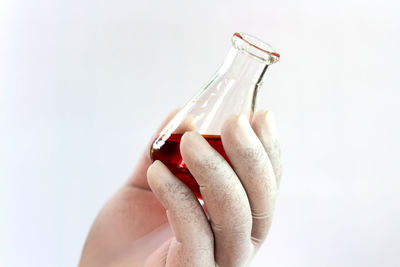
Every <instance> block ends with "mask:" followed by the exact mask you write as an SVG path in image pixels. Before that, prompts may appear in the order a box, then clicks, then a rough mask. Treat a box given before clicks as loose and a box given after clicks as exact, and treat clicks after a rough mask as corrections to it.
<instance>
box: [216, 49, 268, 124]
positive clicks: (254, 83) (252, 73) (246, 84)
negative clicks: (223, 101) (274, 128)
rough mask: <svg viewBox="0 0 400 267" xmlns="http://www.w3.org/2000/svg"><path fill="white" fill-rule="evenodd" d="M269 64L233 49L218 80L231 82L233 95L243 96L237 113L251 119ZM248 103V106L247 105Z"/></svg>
mask: <svg viewBox="0 0 400 267" xmlns="http://www.w3.org/2000/svg"><path fill="white" fill-rule="evenodd" d="M268 66H269V65H268V64H267V62H265V61H262V60H259V59H258V58H256V57H255V56H253V55H251V54H248V53H246V51H242V50H239V49H237V48H236V47H232V48H231V49H230V51H229V53H228V55H227V56H226V59H225V61H224V63H223V64H222V66H221V67H220V69H219V70H218V73H217V76H219V77H218V78H217V79H218V80H224V81H229V83H230V85H231V86H230V91H238V92H236V93H235V92H231V94H235V95H239V96H241V99H242V101H243V104H242V105H239V106H238V107H241V109H240V110H237V111H236V112H237V113H244V114H246V115H248V118H249V119H251V116H252V113H253V112H254V109H255V105H256V98H257V93H258V90H259V88H260V87H261V86H262V84H263V78H264V76H265V73H266V70H267V68H268ZM245 103H246V104H245Z"/></svg>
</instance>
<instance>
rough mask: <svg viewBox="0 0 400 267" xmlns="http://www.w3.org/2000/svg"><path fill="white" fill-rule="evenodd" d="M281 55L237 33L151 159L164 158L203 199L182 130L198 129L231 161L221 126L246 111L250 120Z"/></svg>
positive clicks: (154, 147)
mask: <svg viewBox="0 0 400 267" xmlns="http://www.w3.org/2000/svg"><path fill="white" fill-rule="evenodd" d="M279 57H280V56H279V54H278V53H276V52H275V51H274V50H273V49H272V47H271V46H270V45H268V44H266V43H264V42H262V41H260V40H259V39H257V38H255V37H253V36H251V35H248V34H244V33H235V34H234V35H233V36H232V47H231V49H230V51H229V53H228V55H227V56H226V58H225V61H224V62H223V64H222V65H221V67H220V68H219V69H218V71H217V72H216V73H215V74H214V76H213V77H212V78H211V79H210V81H209V82H208V83H207V84H206V85H205V86H204V87H203V88H202V89H200V90H199V92H197V94H196V95H195V96H194V97H193V98H192V99H191V100H190V101H189V102H188V103H187V104H186V105H185V106H183V108H182V109H181V110H180V111H179V112H178V113H177V114H176V115H175V116H174V117H173V118H172V120H171V121H170V122H169V123H168V124H167V125H166V126H165V127H164V129H163V130H162V131H161V132H160V134H159V135H158V137H157V138H156V139H155V141H154V142H153V144H152V146H151V149H150V156H151V159H152V161H155V160H160V161H162V162H163V163H164V164H165V165H166V166H167V167H168V169H169V170H170V171H171V172H172V173H173V174H174V175H175V176H176V177H177V178H179V179H180V180H181V181H183V182H184V183H185V184H186V185H187V186H188V187H189V188H190V189H191V190H192V191H193V193H194V194H195V195H196V196H197V198H199V199H201V194H200V191H199V186H198V184H197V183H196V181H195V179H194V178H193V176H192V175H191V174H190V172H189V170H188V169H187V167H186V165H185V163H184V162H183V159H182V156H181V153H180V148H179V144H180V140H181V137H182V135H183V133H184V132H185V131H194V130H195V131H197V132H198V133H200V134H201V135H202V136H203V137H204V138H205V139H206V140H207V141H208V143H209V144H210V145H211V146H212V147H213V148H214V149H215V150H216V151H218V152H219V153H220V154H221V155H222V156H223V157H224V158H225V159H226V160H227V162H228V163H229V164H230V162H229V159H228V157H227V156H226V154H225V151H224V149H223V146H222V142H221V135H220V134H221V126H222V124H223V122H224V121H225V120H226V119H227V118H228V116H229V115H231V114H245V115H246V116H247V118H248V119H249V120H250V121H251V119H252V116H253V112H254V109H255V103H256V98H257V92H258V90H259V88H260V87H261V86H262V83H263V77H264V76H265V71H266V70H267V68H268V66H270V65H272V64H274V63H275V62H277V61H278V60H279Z"/></svg>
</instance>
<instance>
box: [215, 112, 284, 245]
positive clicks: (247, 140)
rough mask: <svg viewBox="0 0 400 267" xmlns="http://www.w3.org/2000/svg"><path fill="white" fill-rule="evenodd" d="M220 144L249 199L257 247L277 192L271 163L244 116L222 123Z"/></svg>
mask: <svg viewBox="0 0 400 267" xmlns="http://www.w3.org/2000/svg"><path fill="white" fill-rule="evenodd" d="M222 143H223V145H224V149H225V152H226V154H227V156H228V157H229V160H230V162H231V163H232V165H233V168H234V170H235V172H236V174H237V175H238V177H239V179H240V181H241V183H242V185H243V187H244V189H245V191H246V194H247V197H248V199H249V202H250V208H251V215H252V220H253V225H252V231H251V239H252V241H253V243H254V245H255V246H256V247H258V246H259V245H260V244H261V243H262V241H264V239H265V237H266V235H267V233H268V229H269V227H270V224H271V218H272V213H273V207H274V202H275V196H276V192H277V186H276V179H275V175H274V171H273V168H272V165H271V162H270V160H269V158H268V154H267V152H266V151H265V150H264V147H263V145H262V143H261V142H260V140H259V139H258V138H257V136H256V134H255V133H254V131H253V130H252V128H251V126H250V123H249V121H248V120H247V118H246V117H245V116H244V115H241V116H238V115H235V116H231V117H229V118H228V119H227V120H226V122H225V123H224V125H223V127H222Z"/></svg>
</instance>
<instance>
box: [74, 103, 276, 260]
mask: <svg viewBox="0 0 400 267" xmlns="http://www.w3.org/2000/svg"><path fill="white" fill-rule="evenodd" d="M173 115H174V113H172V114H171V115H170V116H169V118H167V120H166V121H168V120H169V119H170V118H171V117H172V116H173ZM253 118H254V119H253V121H252V123H251V124H250V123H249V122H248V121H247V120H246V119H244V117H243V116H240V117H239V116H231V117H230V118H229V119H228V120H227V121H226V122H225V123H224V125H223V127H222V133H221V139H222V143H223V146H224V150H225V152H226V154H227V156H228V158H229V161H230V162H231V163H232V167H231V166H230V165H229V164H228V163H227V162H226V161H225V159H224V158H223V157H222V156H221V155H219V154H218V153H217V152H216V151H215V150H214V149H213V148H212V147H211V146H210V145H209V144H208V143H207V141H206V140H204V138H203V137H202V136H201V135H199V134H198V133H196V132H186V133H185V134H184V135H183V136H182V140H181V146H180V150H181V154H182V157H183V159H184V161H185V163H186V165H187V166H188V169H189V171H190V172H191V173H192V174H193V177H194V178H195V179H196V182H197V183H198V184H199V185H200V190H201V194H202V196H203V200H204V205H205V207H202V206H201V205H200V203H199V202H198V200H197V198H196V197H195V195H194V194H193V193H192V191H191V190H190V189H189V188H188V187H186V185H185V184H184V183H183V182H181V181H180V180H179V179H177V178H176V177H174V175H173V174H172V173H171V172H170V171H169V169H168V168H167V167H166V166H165V165H164V164H163V163H162V162H160V161H155V162H154V163H153V164H151V162H150V159H149V157H148V150H147V151H146V153H145V154H144V155H143V157H142V159H141V161H140V162H139V164H138V167H137V168H136V170H135V172H134V173H133V174H132V176H131V177H130V178H129V179H128V181H127V183H126V184H125V185H124V186H123V187H122V188H121V189H120V190H118V191H117V192H116V194H115V195H114V196H113V197H112V198H111V199H110V200H109V201H108V202H107V203H106V204H105V206H104V207H103V209H102V210H101V211H100V213H99V215H98V216H97V218H96V220H95V222H94V224H93V226H92V228H91V230H90V233H89V235H88V238H87V240H86V244H85V247H84V249H83V252H82V257H81V262H80V265H79V266H80V267H86V266H90V267H91V266H96V267H102V266H107V267H108V266H119V267H121V266H130V267H132V266H147V267H149V266H153V267H170V266H174V267H175V266H191V267H192V266H194V267H196V266H201V267H207V266H214V267H215V266H219V267H225V266H227V267H230V266H248V265H249V264H250V263H251V259H252V258H253V256H254V254H255V253H256V252H257V250H258V249H259V247H260V245H261V244H262V242H263V241H264V240H265V238H266V236H267V234H268V231H269V228H270V226H271V222H272V215H273V209H274V204H275V199H276V195H277V192H278V186H279V182H280V179H281V169H282V164H281V159H280V157H281V152H280V148H279V142H278V140H277V138H276V130H275V126H274V125H273V123H274V122H273V117H272V115H271V113H270V112H267V111H261V112H257V113H255V115H254V117H253ZM164 124H165V123H164ZM185 125H189V126H190V125H192V124H191V123H190V121H189V123H187V124H185ZM192 126H193V125H192ZM188 129H191V130H193V129H196V128H195V127H187V130H188ZM182 131H184V129H182ZM152 140H154V138H153V139H152ZM146 172H147V174H146ZM146 178H147V179H146ZM206 212H207V214H206Z"/></svg>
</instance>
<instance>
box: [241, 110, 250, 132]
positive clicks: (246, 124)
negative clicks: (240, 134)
mask: <svg viewBox="0 0 400 267" xmlns="http://www.w3.org/2000/svg"><path fill="white" fill-rule="evenodd" d="M238 124H239V126H240V128H241V129H243V130H244V131H246V132H249V131H251V126H250V122H249V119H248V118H247V117H246V115H244V114H241V115H240V116H239V118H238Z"/></svg>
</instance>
